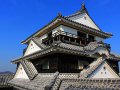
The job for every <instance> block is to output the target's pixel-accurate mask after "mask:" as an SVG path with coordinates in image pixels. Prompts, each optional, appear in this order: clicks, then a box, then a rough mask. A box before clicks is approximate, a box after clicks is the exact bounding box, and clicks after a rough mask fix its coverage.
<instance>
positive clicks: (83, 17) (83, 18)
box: [69, 13, 100, 30]
mask: <svg viewBox="0 0 120 90" xmlns="http://www.w3.org/2000/svg"><path fill="white" fill-rule="evenodd" d="M69 19H70V20H72V21H75V22H78V23H81V24H83V25H86V26H89V27H92V28H94V29H97V30H100V28H99V27H98V26H97V25H96V24H95V22H94V21H93V20H92V19H91V18H90V16H89V15H88V14H87V13H81V14H78V15H75V16H72V17H69Z"/></svg>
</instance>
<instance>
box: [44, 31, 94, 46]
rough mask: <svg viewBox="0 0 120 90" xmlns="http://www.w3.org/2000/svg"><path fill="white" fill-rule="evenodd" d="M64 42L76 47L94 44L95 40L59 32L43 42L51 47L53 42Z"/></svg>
mask: <svg viewBox="0 0 120 90" xmlns="http://www.w3.org/2000/svg"><path fill="white" fill-rule="evenodd" d="M56 41H62V42H64V43H70V44H75V45H87V44H88V43H89V42H93V41H94V40H92V39H89V38H85V37H80V36H77V35H75V34H72V33H68V32H64V31H58V32H56V33H54V34H52V35H51V36H49V37H47V38H45V39H43V40H42V43H43V44H45V45H51V44H52V43H53V42H56Z"/></svg>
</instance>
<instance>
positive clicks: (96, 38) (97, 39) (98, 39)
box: [95, 36, 104, 42]
mask: <svg viewBox="0 0 120 90" xmlns="http://www.w3.org/2000/svg"><path fill="white" fill-rule="evenodd" d="M95 40H96V41H98V42H100V41H103V40H104V38H101V37H97V36H95Z"/></svg>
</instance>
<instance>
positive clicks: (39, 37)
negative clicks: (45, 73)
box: [22, 3, 112, 55]
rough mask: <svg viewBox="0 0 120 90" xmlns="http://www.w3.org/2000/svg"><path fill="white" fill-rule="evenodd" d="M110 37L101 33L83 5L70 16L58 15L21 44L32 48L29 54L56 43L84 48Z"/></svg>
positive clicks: (108, 34)
mask: <svg viewBox="0 0 120 90" xmlns="http://www.w3.org/2000/svg"><path fill="white" fill-rule="evenodd" d="M111 36H112V34H110V33H106V32H104V31H102V30H101V29H100V28H99V26H97V24H96V23H95V22H94V21H93V19H92V18H91V17H90V15H89V13H88V11H87V9H86V7H85V4H84V3H83V4H82V7H81V9H80V10H79V11H77V12H76V13H74V14H72V15H69V16H63V15H62V14H60V13H59V14H58V16H57V17H56V18H54V19H53V20H52V21H51V22H50V23H48V24H47V25H46V26H44V27H43V28H41V29H40V30H38V31H37V32H35V33H34V34H32V35H31V36H29V37H28V38H27V39H25V40H24V41H22V44H28V45H31V46H34V47H33V49H32V48H31V49H32V50H31V52H34V51H36V50H37V49H39V50H40V49H41V48H42V47H44V46H50V45H51V44H52V43H54V42H56V41H61V42H64V43H69V44H74V45H81V46H86V45H87V44H89V43H90V42H94V41H96V42H103V41H104V39H107V38H110V37H111ZM34 41H37V43H39V44H40V43H41V48H38V46H37V45H36V46H35V45H34V44H35V43H32V42H34ZM26 55H27V54H26Z"/></svg>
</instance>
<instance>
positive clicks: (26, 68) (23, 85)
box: [8, 3, 120, 90]
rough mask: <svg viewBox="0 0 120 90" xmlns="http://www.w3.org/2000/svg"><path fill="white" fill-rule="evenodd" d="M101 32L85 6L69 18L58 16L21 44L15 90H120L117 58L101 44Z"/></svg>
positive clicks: (119, 58) (13, 83)
mask: <svg viewBox="0 0 120 90" xmlns="http://www.w3.org/2000/svg"><path fill="white" fill-rule="evenodd" d="M111 37H112V34H111V33H107V32H104V31H103V30H101V28H99V26H97V24H96V23H95V22H94V21H93V19H92V18H91V17H90V15H89V13H88V11H87V9H86V7H85V5H84V3H83V4H82V7H81V9H80V10H79V11H77V12H76V13H73V14H72V15H69V16H63V15H62V14H58V16H57V17H56V18H54V19H53V20H52V21H51V22H50V23H48V24H47V25H46V26H44V27H43V28H41V29H40V30H38V31H37V32H35V33H34V34H32V35H31V36H29V37H28V38H27V39H25V40H24V41H22V44H26V45H27V48H26V49H24V51H23V56H22V57H20V58H18V59H16V60H13V61H12V63H13V64H16V65H17V68H16V72H15V75H14V77H13V79H11V80H10V81H9V82H8V83H9V85H10V86H12V87H13V88H14V89H15V90H120V76H119V64H118V62H119V61H120V56H119V55H116V54H113V53H111V46H110V44H107V43H104V40H105V39H108V38H111Z"/></svg>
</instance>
